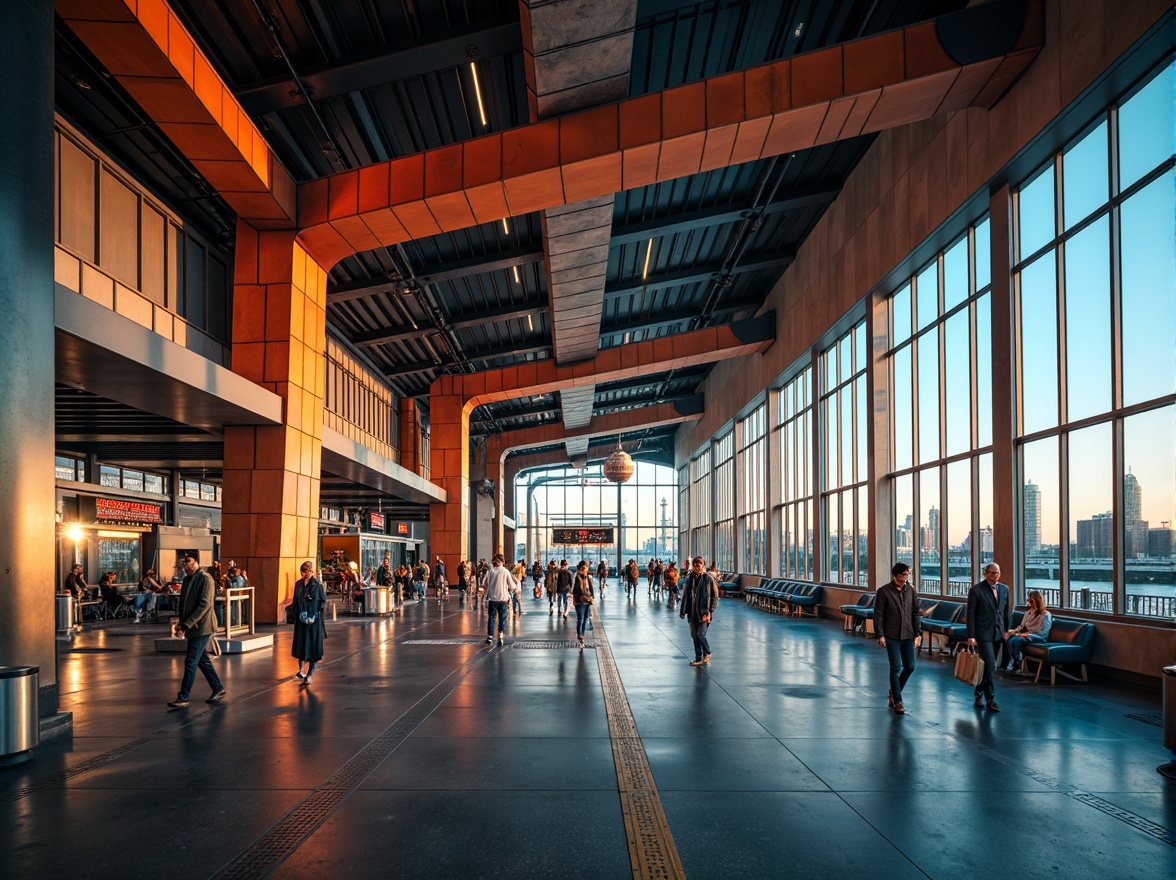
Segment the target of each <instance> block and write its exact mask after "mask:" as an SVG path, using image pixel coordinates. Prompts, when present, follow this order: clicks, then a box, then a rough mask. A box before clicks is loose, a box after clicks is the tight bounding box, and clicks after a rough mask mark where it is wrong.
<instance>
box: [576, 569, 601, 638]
mask: <svg viewBox="0 0 1176 880" xmlns="http://www.w3.org/2000/svg"><path fill="white" fill-rule="evenodd" d="M595 600H596V593H595V591H594V590H593V589H592V576H591V575H589V574H588V561H587V560H582V561H581V562H580V564H579V565H578V566H576V577H575V581H574V583H573V585H572V604H573V605H574V606H575V607H576V641H578V642H579V643H580V650H581V651H583V650H584V632H585V631H586V630H587V629H588V617H589V616H590V615H591V614H592V605H593V603H594V602H595Z"/></svg>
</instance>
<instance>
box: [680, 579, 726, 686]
mask: <svg viewBox="0 0 1176 880" xmlns="http://www.w3.org/2000/svg"><path fill="white" fill-rule="evenodd" d="M718 604H719V584H718V582H717V581H716V580H715V579H714V576H713V575H712V574H711V573H710V572H708V571H707V570H706V563H705V561H704V560H703V558H702V557H701V556H695V557H694V562H693V564H692V565H691V567H690V575H689V576H688V577H687V578H686V591H685V592H684V593H683V594H682V605H681V611H680V612H679V614H678V619H679V620H681V619H682V618H683V617H686V618H689V620H690V638H692V639H693V640H694V659H693V660H691V661H690V665H691V666H703V665H705V664H707V663H710V659H711V649H710V643H709V642H708V641H707V640H706V631H707V629H709V628H710V625H711V620H712V619H713V618H714V614H715V608H716V607H717V606H718Z"/></svg>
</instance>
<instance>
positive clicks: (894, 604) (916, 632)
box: [874, 562, 923, 715]
mask: <svg viewBox="0 0 1176 880" xmlns="http://www.w3.org/2000/svg"><path fill="white" fill-rule="evenodd" d="M910 577H911V567H910V566H909V565H907V564H906V563H905V562H896V563H895V564H894V567H893V568H892V569H890V583H888V584H883V585H882V586H880V587H879V588H878V592H877V593H876V594H875V597H876V598H875V599H874V632H876V633H877V634H878V644H879V645H881V646H882V647H883V648H885V649H886V656H887V657H889V658H890V692H889V693H888V694H887V695H886V701H887V703H889V704H890V706H891V708H893V709H894V711H895V713H896V714H898V715H905V714H906V709H905V708H904V707H903V705H902V689H903V687H904V686H905V685H906V683H907V679H909V678H910V677H911V673H913V672H914V671H915V649H916V648H918V647H919V644H920V643H921V642H922V641H923V625H922V623H921V622H920V620H919V597H918V596H917V595H916V594H915V588H914V587H912V586H910V585H909V584H908V583H907V581H909V580H910ZM900 666H901V670H900Z"/></svg>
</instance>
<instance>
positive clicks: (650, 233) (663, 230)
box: [611, 186, 841, 245]
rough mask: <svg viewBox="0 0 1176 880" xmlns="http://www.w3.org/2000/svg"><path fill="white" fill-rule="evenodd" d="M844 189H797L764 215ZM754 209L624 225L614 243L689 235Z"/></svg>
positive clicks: (823, 200)
mask: <svg viewBox="0 0 1176 880" xmlns="http://www.w3.org/2000/svg"><path fill="white" fill-rule="evenodd" d="M840 192H841V188H840V187H837V186H815V187H808V188H805V189H797V190H793V191H792V192H790V193H789V194H788V195H786V196H784V197H783V198H779V199H776V200H775V201H774V202H771V203H769V204H768V205H766V206H765V207H764V210H763V213H764V214H780V213H783V212H784V211H793V210H795V209H797V208H806V207H808V206H810V205H824V204H828V203H829V202H832V201H833V200H834V199H835V198H837V195H838V193H840ZM752 213H753V212H752V209H751V207H750V206H749V207H743V208H732V207H731V206H730V205H718V206H716V207H713V208H703V209H701V210H699V211H691V212H690V213H688V214H675V215H674V216H673V217H672V218H670V217H667V218H663V219H661V220H656V219H655V220H645V221H642V222H640V223H627V224H625V225H624V226H615V227H613V234H612V241H611V244H613V245H618V244H631V243H633V242H638V241H646V240H648V239H650V238H658V237H660V236H663V235H671V234H673V233H675V232H689V231H690V230H692V229H700V228H707V227H710V226H721V225H722V224H724V223H733V222H735V221H736V220H744V219H746V218H748V217H750V216H751V215H752Z"/></svg>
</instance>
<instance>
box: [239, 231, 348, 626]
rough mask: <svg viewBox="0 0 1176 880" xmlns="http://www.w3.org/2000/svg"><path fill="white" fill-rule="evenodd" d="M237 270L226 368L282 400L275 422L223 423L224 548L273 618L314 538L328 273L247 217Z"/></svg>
mask: <svg viewBox="0 0 1176 880" xmlns="http://www.w3.org/2000/svg"><path fill="white" fill-rule="evenodd" d="M234 273H235V275H234V287H233V371H234V372H236V373H239V374H240V375H242V376H245V377H246V378H247V379H251V380H253V381H254V382H256V383H258V384H259V385H262V386H263V387H265V388H267V389H269V390H270V391H273V392H274V393H275V394H278V395H280V396H281V397H282V399H283V400H284V401H285V407H284V418H283V424H281V425H276V426H273V427H267V426H263V427H254V426H228V427H226V428H225V463H224V513H223V516H222V534H223V536H224V537H223V542H222V544H223V550H222V552H223V553H224V555H226V556H231V557H233V558H234V559H235V560H237V563H238V564H239V565H241V566H242V567H244V568H245V570H246V571H248V572H249V581H250V583H251V584H252V585H253V586H254V588H255V594H254V595H255V601H256V603H257V604H256V609H255V611H256V614H257V619H258V621H260V622H261V623H276V622H277V620H278V611H279V607H280V606H281V605H282V604H283V603H284V602H286V601H288V600H289V599H291V598H292V597H293V595H294V581H295V580H297V577H298V566H299V565H301V563H302V562H303V561H304V560H306V559H313V558H314V557H315V548H316V544H317V540H318V516H319V479H320V468H321V464H322V447H323V382H324V367H325V363H324V355H323V352H324V349H325V347H326V302H327V273H326V270H325V269H324V268H323V267H322V266H319V265H318V264H317V263H316V262H315V261H314V259H313V258H311V257H310V256H309V255H307V253H306V251H304V250H303V249H302V246H301V245H299V244H298V243H297V242H296V241H295V240H294V233H293V232H289V231H282V232H259V231H258V230H256V229H254V228H253V227H251V226H250V225H249V224H247V223H245V222H244V221H241V222H239V223H238V225H237V251H236V258H235V269H234Z"/></svg>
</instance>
